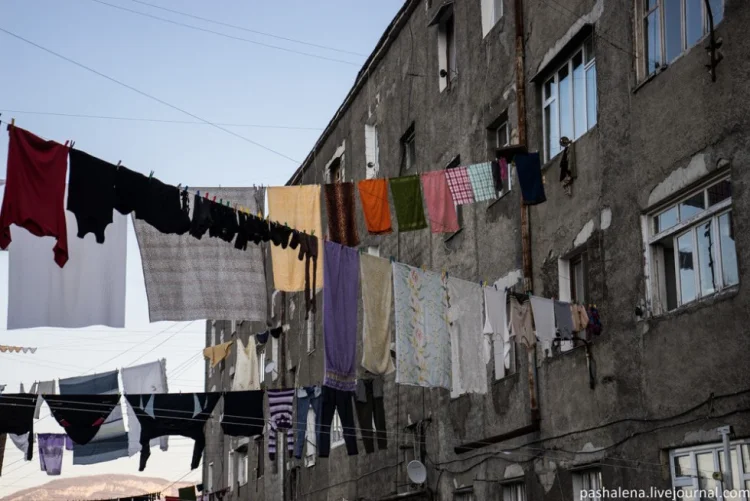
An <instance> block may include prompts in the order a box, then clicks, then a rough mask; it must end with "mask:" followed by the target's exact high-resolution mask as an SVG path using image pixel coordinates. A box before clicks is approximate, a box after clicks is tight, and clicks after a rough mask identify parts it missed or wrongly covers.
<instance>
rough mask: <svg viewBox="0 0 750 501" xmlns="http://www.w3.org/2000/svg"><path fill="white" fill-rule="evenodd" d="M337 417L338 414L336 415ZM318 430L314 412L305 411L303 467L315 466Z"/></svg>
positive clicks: (310, 410)
mask: <svg viewBox="0 0 750 501" xmlns="http://www.w3.org/2000/svg"><path fill="white" fill-rule="evenodd" d="M336 417H338V414H336ZM317 438H318V430H317V426H316V416H315V411H313V410H312V409H309V410H308V411H307V430H306V431H305V466H306V467H308V468H309V467H310V466H315V455H316V454H317V451H318V443H317Z"/></svg>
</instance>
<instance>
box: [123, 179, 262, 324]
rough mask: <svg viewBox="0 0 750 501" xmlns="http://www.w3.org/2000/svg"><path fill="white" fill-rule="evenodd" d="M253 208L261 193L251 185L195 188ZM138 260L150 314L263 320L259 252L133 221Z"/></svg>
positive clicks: (163, 317)
mask: <svg viewBox="0 0 750 501" xmlns="http://www.w3.org/2000/svg"><path fill="white" fill-rule="evenodd" d="M195 189H196V190H199V191H200V192H201V193H205V192H206V191H208V192H210V193H211V194H212V195H213V194H215V195H216V196H217V197H219V198H223V199H224V200H231V201H232V202H233V203H237V204H241V205H243V206H245V207H247V208H248V209H249V210H250V211H252V212H256V211H257V210H258V208H259V207H260V208H262V207H263V205H264V204H263V194H262V192H261V191H259V190H256V189H255V188H195ZM134 227H135V235H136V237H138V246H139V247H140V251H141V261H142V262H143V276H144V279H145V282H146V294H147V296H148V309H149V319H150V321H151V322H158V321H162V320H173V321H190V320H199V319H204V318H241V319H245V320H250V321H255V322H258V321H262V322H265V321H266V309H267V297H266V275H265V272H264V264H263V251H262V250H261V248H260V247H258V246H251V247H250V248H248V250H247V252H238V251H237V249H234V248H233V246H232V245H228V244H227V243H226V242H224V241H222V240H221V239H220V238H203V239H201V240H199V241H196V240H195V239H194V238H192V237H190V236H189V235H165V234H163V233H160V232H159V231H157V230H156V229H155V228H153V227H152V226H150V225H148V224H145V223H144V222H143V221H141V220H135V221H134Z"/></svg>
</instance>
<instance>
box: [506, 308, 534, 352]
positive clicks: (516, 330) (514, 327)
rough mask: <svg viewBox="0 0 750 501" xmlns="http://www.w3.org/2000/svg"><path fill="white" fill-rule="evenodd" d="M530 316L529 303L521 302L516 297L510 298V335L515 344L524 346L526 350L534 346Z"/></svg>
mask: <svg viewBox="0 0 750 501" xmlns="http://www.w3.org/2000/svg"><path fill="white" fill-rule="evenodd" d="M532 315H533V313H532V311H531V302H530V301H528V300H524V301H523V302H521V301H519V300H518V298H517V297H516V295H511V296H510V326H511V334H510V335H511V337H512V338H514V339H515V341H516V343H518V344H522V345H524V346H525V347H526V349H527V350H529V349H531V348H533V347H534V346H536V336H535V335H534V327H533V326H532Z"/></svg>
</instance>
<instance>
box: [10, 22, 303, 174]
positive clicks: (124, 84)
mask: <svg viewBox="0 0 750 501" xmlns="http://www.w3.org/2000/svg"><path fill="white" fill-rule="evenodd" d="M0 31H1V32H3V33H5V34H6V35H10V36H12V37H14V38H17V39H18V40H21V41H22V42H25V43H27V44H29V45H32V46H34V47H36V48H37V49H40V50H43V51H45V52H47V53H49V54H52V55H53V56H56V57H58V58H60V59H62V60H64V61H67V62H69V63H71V64H74V65H76V66H78V67H80V68H83V69H85V70H86V71H89V72H91V73H94V74H95V75H99V76H100V77H102V78H105V79H107V80H109V81H110V82H114V83H116V84H118V85H121V86H122V87H125V88H126V89H130V90H131V91H133V92H135V93H137V94H140V95H141V96H144V97H146V98H148V99H151V100H153V101H156V102H157V103H159V104H162V105H164V106H167V107H169V108H172V109H173V110H176V111H179V112H180V113H184V114H185V115H187V116H189V117H192V118H194V119H196V120H199V121H201V122H203V123H205V124H206V125H210V126H212V127H214V128H216V129H218V130H220V131H223V132H226V133H227V134H230V135H232V136H234V137H236V138H239V139H242V140H243V141H246V142H248V143H250V144H253V145H255V146H257V147H258V148H262V149H264V150H266V151H268V152H270V153H273V154H274V155H278V156H280V157H282V158H285V159H287V160H289V161H291V162H294V163H296V164H299V161H298V160H295V159H293V158H292V157H290V156H287V155H285V154H283V153H281V152H280V151H277V150H275V149H273V148H269V147H268V146H265V145H263V144H261V143H259V142H257V141H253V140H252V139H249V138H247V137H245V136H242V135H240V134H237V133H236V132H233V131H231V130H229V129H227V128H225V127H222V126H221V125H217V124H215V123H213V122H210V121H209V120H206V119H205V118H201V117H199V116H198V115H195V114H193V113H190V112H189V111H186V110H184V109H182V108H180V107H178V106H175V105H173V104H171V103H168V102H167V101H164V100H163V99H160V98H158V97H156V96H153V95H151V94H148V93H147V92H144V91H142V90H139V89H137V88H135V87H133V86H132V85H129V84H126V83H124V82H122V81H120V80H117V79H116V78H113V77H111V76H109V75H105V74H104V73H102V72H100V71H97V70H95V69H93V68H91V67H90V66H86V65H85V64H83V63H79V62H78V61H75V60H73V59H71V58H69V57H67V56H64V55H62V54H60V53H59V52H55V51H53V50H52V49H49V48H47V47H44V46H43V45H39V44H38V43H36V42H32V41H31V40H29V39H27V38H24V37H22V36H20V35H17V34H16V33H13V32H12V31H9V30H7V29H5V28H3V27H1V26H0Z"/></svg>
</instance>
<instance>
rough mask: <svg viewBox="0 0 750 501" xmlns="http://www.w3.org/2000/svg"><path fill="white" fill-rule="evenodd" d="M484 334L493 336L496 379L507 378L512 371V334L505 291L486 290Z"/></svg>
mask: <svg viewBox="0 0 750 501" xmlns="http://www.w3.org/2000/svg"><path fill="white" fill-rule="evenodd" d="M484 310H485V315H486V316H485V322H484V333H485V334H492V347H493V352H494V357H495V379H500V378H503V377H505V370H506V369H510V332H509V331H508V305H507V303H506V292H505V289H503V290H498V289H495V288H494V287H485V288H484Z"/></svg>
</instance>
